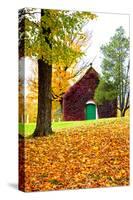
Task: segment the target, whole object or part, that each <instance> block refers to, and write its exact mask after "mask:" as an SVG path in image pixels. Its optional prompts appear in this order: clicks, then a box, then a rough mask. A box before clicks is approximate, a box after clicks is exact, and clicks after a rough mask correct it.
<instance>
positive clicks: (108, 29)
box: [20, 13, 129, 79]
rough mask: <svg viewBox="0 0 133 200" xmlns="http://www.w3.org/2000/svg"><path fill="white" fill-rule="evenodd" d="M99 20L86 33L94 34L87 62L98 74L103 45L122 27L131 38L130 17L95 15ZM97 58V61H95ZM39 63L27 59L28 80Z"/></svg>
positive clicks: (91, 24) (87, 27) (21, 63)
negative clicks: (90, 63) (91, 64)
mask: <svg viewBox="0 0 133 200" xmlns="http://www.w3.org/2000/svg"><path fill="white" fill-rule="evenodd" d="M95 14H96V15H97V19H95V20H92V21H89V23H88V24H87V25H86V27H85V29H86V31H89V32H92V37H91V45H90V47H89V48H88V50H87V52H86V57H85V60H89V61H90V62H92V61H93V60H94V61H93V67H94V68H95V70H96V71H97V72H98V73H101V68H100V65H101V61H102V54H101V52H100V47H101V45H102V44H106V43H108V42H109V40H110V38H111V37H112V36H113V35H114V33H115V30H116V29H117V28H118V27H120V26H122V27H123V28H124V30H125V33H126V36H127V37H128V36H129V15H125V14H107V13H95ZM94 58H95V59H94ZM36 64H37V63H36V62H35V61H33V60H31V59H28V58H26V59H25V73H26V79H28V78H29V77H30V76H31V71H32V67H34V66H35V65H36ZM20 68H21V69H22V68H23V62H22V61H20Z"/></svg>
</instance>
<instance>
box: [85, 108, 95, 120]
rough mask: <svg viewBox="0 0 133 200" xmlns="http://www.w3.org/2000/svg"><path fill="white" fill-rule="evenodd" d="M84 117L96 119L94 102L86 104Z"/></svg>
mask: <svg viewBox="0 0 133 200" xmlns="http://www.w3.org/2000/svg"><path fill="white" fill-rule="evenodd" d="M86 119H96V105H95V104H87V105H86Z"/></svg>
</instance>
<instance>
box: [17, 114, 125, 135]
mask: <svg viewBox="0 0 133 200" xmlns="http://www.w3.org/2000/svg"><path fill="white" fill-rule="evenodd" d="M127 118H128V117H124V118H121V117H117V118H105V119H97V120H83V121H60V122H53V123H52V129H53V131H55V132H56V131H58V130H59V129H66V128H74V127H80V126H83V125H89V124H101V125H102V124H106V123H107V124H108V123H110V122H112V123H114V122H116V121H118V122H122V121H125V119H127ZM34 129H35V123H29V124H21V123H19V133H20V134H21V135H25V137H28V136H30V135H32V133H33V131H34Z"/></svg>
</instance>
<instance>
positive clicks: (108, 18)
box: [86, 13, 129, 73]
mask: <svg viewBox="0 0 133 200" xmlns="http://www.w3.org/2000/svg"><path fill="white" fill-rule="evenodd" d="M96 15H97V19H96V20H93V21H90V22H89V23H88V24H87V26H86V29H87V30H88V31H92V38H91V46H90V47H89V48H88V51H87V53H86V57H87V59H89V60H90V61H93V59H94V58H95V59H94V62H93V67H94V68H95V69H96V70H97V71H98V72H99V73H100V72H101V69H100V65H101V61H102V54H101V52H100V47H101V45H102V44H106V43H108V42H109V40H110V38H111V37H112V36H113V35H114V33H115V30H116V29H117V28H118V27H120V26H122V27H123V28H124V30H125V34H126V36H127V37H129V16H128V15H124V14H104V13H96Z"/></svg>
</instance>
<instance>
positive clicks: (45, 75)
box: [33, 9, 52, 136]
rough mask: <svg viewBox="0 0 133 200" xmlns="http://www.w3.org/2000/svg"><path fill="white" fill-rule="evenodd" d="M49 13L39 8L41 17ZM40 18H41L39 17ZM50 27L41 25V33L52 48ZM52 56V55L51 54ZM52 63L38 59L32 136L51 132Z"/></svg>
mask: <svg viewBox="0 0 133 200" xmlns="http://www.w3.org/2000/svg"><path fill="white" fill-rule="evenodd" d="M44 15H47V16H48V15H49V11H47V10H43V9H42V10H41V17H43V16H44ZM41 20H42V19H41ZM50 33H51V30H50V28H49V27H48V28H44V27H42V34H43V36H44V37H45V41H46V42H47V44H48V45H49V47H50V48H51V49H52V45H51V41H49V34H50ZM51 56H52V55H51ZM51 79H52V64H48V62H46V61H45V60H44V58H42V59H39V60H38V113H37V123H36V129H35V131H34V133H33V136H46V135H49V134H51V133H52V128H51V109H52V97H51V84H52V81H51Z"/></svg>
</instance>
